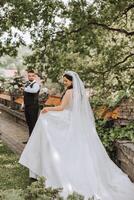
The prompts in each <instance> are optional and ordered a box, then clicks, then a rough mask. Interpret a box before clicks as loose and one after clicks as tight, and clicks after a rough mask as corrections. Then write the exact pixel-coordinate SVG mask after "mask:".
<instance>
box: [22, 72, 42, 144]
mask: <svg viewBox="0 0 134 200" xmlns="http://www.w3.org/2000/svg"><path fill="white" fill-rule="evenodd" d="M35 77H36V75H35V72H34V71H33V70H29V71H28V81H27V82H26V84H25V86H24V112H25V118H26V122H27V125H28V128H29V136H30V135H31V133H32V131H33V129H34V126H35V124H36V121H37V119H38V112H39V100H38V98H39V91H40V86H39V84H38V83H37V82H36V80H35ZM24 143H27V142H24Z"/></svg>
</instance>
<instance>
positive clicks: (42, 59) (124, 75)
mask: <svg viewBox="0 0 134 200" xmlns="http://www.w3.org/2000/svg"><path fill="white" fill-rule="evenodd" d="M0 5H1V11H2V12H1V25H0V36H3V34H4V33H7V38H6V39H5V40H4V41H3V42H1V44H0V54H1V55H3V54H9V55H12V56H14V55H16V53H17V51H16V50H17V49H16V48H17V47H18V46H19V45H20V44H24V43H25V42H24V40H23V38H22V37H21V36H20V35H19V32H17V31H15V32H14V31H13V28H12V27H15V28H16V29H18V30H20V31H23V32H25V31H29V33H30V35H31V39H32V43H31V45H30V48H31V49H32V51H33V54H32V55H30V56H28V57H26V58H25V65H26V66H27V68H36V69H37V71H38V72H40V73H42V72H43V71H44V72H45V73H46V74H47V77H49V78H51V79H52V80H53V81H57V80H59V77H60V76H61V74H62V73H63V71H64V70H68V69H72V70H75V71H77V72H78V73H79V74H80V76H81V78H82V79H83V80H84V81H85V83H86V86H87V87H92V88H94V90H95V91H97V95H98V96H103V99H105V98H106V97H107V96H109V95H110V94H111V93H112V92H115V91H118V90H124V91H126V90H130V91H132V93H133V91H134V90H133V79H134V75H133V68H134V66H133V61H134V53H133V52H132V48H133V46H132V44H133V41H134V37H133V36H134V32H133V20H134V14H133V13H134V12H133V8H134V5H133V1H132V0H127V1H120V0H116V1H111V0H107V1H104V0H96V1H94V2H93V3H87V1H86V0H84V1H74V0H71V1H69V3H68V5H64V3H63V2H62V1H59V0H55V1H52V0H34V1H28V0H22V1H14V0H10V1H9V0H4V1H2V3H1V4H0ZM13 38H15V39H14V40H13Z"/></svg>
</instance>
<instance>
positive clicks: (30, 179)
mask: <svg viewBox="0 0 134 200" xmlns="http://www.w3.org/2000/svg"><path fill="white" fill-rule="evenodd" d="M36 181H37V179H35V178H29V182H30V183H31V184H32V183H33V182H36Z"/></svg>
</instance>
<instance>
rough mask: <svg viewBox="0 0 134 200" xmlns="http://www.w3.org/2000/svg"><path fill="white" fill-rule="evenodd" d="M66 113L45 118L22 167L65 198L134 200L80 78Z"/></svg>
mask: <svg viewBox="0 0 134 200" xmlns="http://www.w3.org/2000/svg"><path fill="white" fill-rule="evenodd" d="M67 73H68V74H70V75H72V77H73V90H72V91H73V94H72V98H71V97H70V103H69V104H68V106H66V107H65V109H64V110H63V111H50V112H48V113H41V114H40V116H39V118H38V121H37V123H36V125H35V128H34V130H33V133H32V135H31V137H30V138H29V141H28V143H27V145H26V146H25V148H24V151H23V153H22V155H21V157H20V160H19V163H21V164H22V165H24V166H26V167H27V168H29V170H30V176H31V177H33V178H37V177H40V176H44V177H46V179H47V180H46V186H52V187H53V188H57V187H62V188H63V192H62V193H61V196H63V197H64V198H65V199H66V197H67V195H68V194H70V193H72V192H73V191H76V192H77V193H79V194H82V195H84V196H85V199H88V197H92V196H94V199H95V200H134V184H133V183H132V182H131V181H130V179H129V178H128V176H127V175H126V174H125V173H123V172H122V170H121V169H120V168H118V167H117V166H116V165H115V164H114V163H113V161H112V160H111V159H110V158H109V156H108V154H107V153H106V150H105V148H104V146H103V145H102V143H101V141H100V139H99V137H98V135H97V133H96V128H95V124H94V118H93V113H92V110H91V107H90V104H89V102H88V100H87V98H86V95H85V90H84V86H83V83H82V81H81V80H80V78H79V76H78V74H76V73H75V72H72V71H69V72H67Z"/></svg>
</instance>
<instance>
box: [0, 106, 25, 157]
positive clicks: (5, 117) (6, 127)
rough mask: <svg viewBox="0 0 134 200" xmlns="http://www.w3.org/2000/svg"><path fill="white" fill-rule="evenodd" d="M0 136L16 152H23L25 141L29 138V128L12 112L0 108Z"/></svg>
mask: <svg viewBox="0 0 134 200" xmlns="http://www.w3.org/2000/svg"><path fill="white" fill-rule="evenodd" d="M0 137H1V139H2V140H3V142H5V143H6V144H7V145H8V146H9V147H10V148H11V149H12V150H13V151H14V152H15V153H18V154H21V152H22V150H23V148H24V146H25V145H24V144H23V142H24V141H27V139H28V130H27V127H26V126H23V125H21V124H18V123H17V122H16V121H15V120H14V119H13V117H12V116H11V115H10V114H8V113H6V112H5V111H3V110H0Z"/></svg>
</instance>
